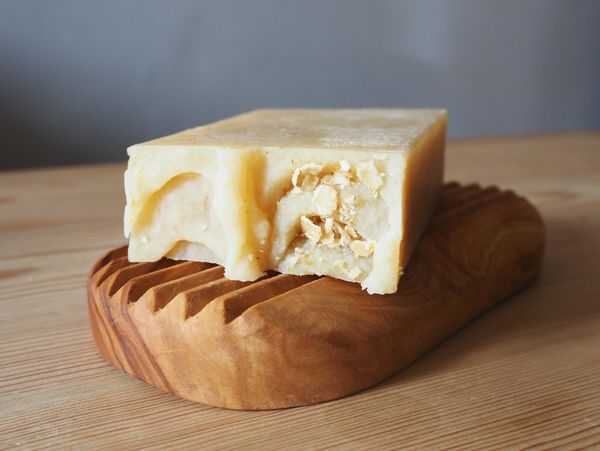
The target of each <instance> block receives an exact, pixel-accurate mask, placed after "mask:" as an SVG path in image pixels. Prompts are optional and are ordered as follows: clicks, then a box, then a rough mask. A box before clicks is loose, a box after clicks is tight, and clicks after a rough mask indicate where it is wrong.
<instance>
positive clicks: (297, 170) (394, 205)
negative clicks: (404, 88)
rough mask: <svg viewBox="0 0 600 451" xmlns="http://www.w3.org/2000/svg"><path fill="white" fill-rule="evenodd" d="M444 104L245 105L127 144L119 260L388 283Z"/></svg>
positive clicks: (434, 186) (441, 132)
mask: <svg viewBox="0 0 600 451" xmlns="http://www.w3.org/2000/svg"><path fill="white" fill-rule="evenodd" d="M445 135H446V112H445V111H444V110H433V109H353V110H324V109H287V110H286V109H283V110H257V111H253V112H250V113H246V114H242V115H239V116H236V117H233V118H230V119H226V120H223V121H219V122H216V123H213V124H210V125H206V126H202V127H197V128H193V129H190V130H185V131H182V132H180V133H176V134H174V135H170V136H166V137H163V138H159V139H156V140H153V141H149V142H146V143H142V144H137V145H134V146H132V147H130V148H129V149H128V154H129V163H128V168H127V171H126V173H125V192H126V197H127V205H126V207H125V221H124V222H125V235H126V236H127V237H129V251H128V252H129V260H130V261H138V262H139V261H157V260H159V259H160V258H162V257H163V256H167V257H169V258H173V259H184V260H193V261H205V262H210V263H218V264H220V265H222V266H224V268H225V275H226V277H228V278H232V279H237V280H255V279H257V278H259V277H261V276H262V275H263V274H264V273H265V271H267V270H271V269H272V270H276V271H280V272H284V273H288V274H298V275H304V274H317V275H329V276H332V277H336V278H338V279H343V280H347V281H351V282H357V283H360V284H361V286H362V287H363V288H364V289H366V290H367V291H368V292H369V293H377V294H384V293H393V292H395V291H396V289H397V285H398V280H399V278H400V276H401V275H402V272H403V268H404V267H405V266H406V264H407V262H408V259H409V258H410V254H411V252H412V250H413V249H414V246H415V245H416V243H417V241H418V239H419V237H420V235H421V233H422V232H423V230H424V228H425V226H426V224H427V221H428V219H429V217H430V215H431V213H432V211H433V208H434V206H435V202H436V199H437V196H438V192H439V189H440V187H441V184H442V178H443V162H444V146H445Z"/></svg>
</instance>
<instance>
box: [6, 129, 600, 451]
mask: <svg viewBox="0 0 600 451" xmlns="http://www.w3.org/2000/svg"><path fill="white" fill-rule="evenodd" d="M447 166H448V170H447V178H448V179H456V180H459V181H464V182H470V181H480V182H482V183H483V184H498V185H500V186H501V187H505V188H512V189H514V190H516V191H518V192H519V193H522V194H524V195H526V196H528V197H529V199H531V201H532V202H533V203H534V204H535V205H536V206H537V207H538V208H539V209H540V210H541V212H542V215H543V217H544V219H545V222H546V226H547V248H546V250H547V252H546V257H545V263H544V267H543V270H542V274H541V277H540V279H539V281H538V282H537V284H536V285H535V286H533V287H532V288H530V289H529V290H527V291H525V292H523V293H521V294H519V295H517V296H514V297H513V298H511V299H510V300H507V301H506V302H504V303H503V304H501V305H500V306H498V307H497V308H496V309H494V310H493V311H491V312H489V313H488V314H486V315H484V316H483V317H481V318H480V319H479V320H477V321H476V322H474V323H472V324H471V325H469V326H467V327H466V328H464V329H463V330H462V331H461V332H459V333H458V334H456V335H455V336H454V337H452V338H451V339H449V340H447V341H446V342H445V343H443V344H442V345H441V346H439V347H438V348H436V349H435V350H434V351H433V352H431V353H429V354H428V355H426V356H425V357H423V358H421V359H420V360H419V361H417V362H416V363H414V364H413V365H412V366H410V367H409V368H408V369H406V370H405V371H402V372H401V373H399V374H397V375H396V376H394V377H392V378H391V379H390V380H388V381H386V382H384V383H382V384H381V385H379V386H377V387H375V388H372V389H370V390H367V391H365V392H363V393H360V394H358V395H355V396H351V397H349V398H345V399H341V400H338V401H333V402H328V403H325V404H321V405H316V406H311V407H302V408H295V409H289V410H281V411H264V412H238V411H229V410H221V409H215V408H210V407H206V406H203V405H200V404H194V403H192V402H189V401H185V400H182V399H178V398H176V397H174V396H171V395H168V394H164V393H161V392H159V391H157V390H156V389H154V388H152V387H149V386H147V385H145V384H143V383H142V382H139V381H137V380H134V379H131V378H129V377H128V376H126V375H125V374H123V373H121V372H119V371H118V370H116V369H115V368H113V367H112V366H110V365H109V364H108V363H106V362H105V361H104V360H102V358H101V357H100V356H99V355H98V353H97V352H96V350H95V348H94V345H93V343H92V339H91V336H90V331H89V330H88V322H87V311H86V291H85V278H86V274H87V271H88V269H89V267H90V265H91V264H92V262H93V261H94V259H96V258H97V257H98V256H99V255H100V254H102V253H103V252H104V251H105V250H107V249H109V248H112V247H115V246H117V245H119V244H120V243H123V242H124V238H123V236H122V227H121V222H122V208H123V203H124V199H123V188H122V172H123V169H124V165H123V164H113V165H102V166H87V167H74V168H61V169H48V170H35V171H21V172H7V173H3V174H0V309H1V312H2V315H1V316H0V448H1V449H5V448H12V447H17V446H20V447H23V448H29V449H38V448H43V447H61V448H95V449H100V448H107V447H108V448H117V449H125V448H138V447H156V448H163V447H176V448H182V447H189V448H197V447H203V448H220V449H238V448H241V447H250V448H261V449H265V448H266V449H269V448H271V449H282V448H288V449H289V448H326V447H327V448H328V447H344V448H367V447H368V448H373V449H384V448H393V447H400V446H402V447H415V448H420V449H422V448H441V447H444V448H447V447H458V448H471V447H473V448H481V447H493V448H505V447H515V446H516V447H526V446H534V447H539V448H547V447H551V446H560V447H568V448H571V447H585V446H594V445H595V446H596V447H599V446H600V132H590V133H571V134H554V135H544V136H524V137H514V138H499V139H485V140H466V141H455V142H451V143H449V148H448V165H447Z"/></svg>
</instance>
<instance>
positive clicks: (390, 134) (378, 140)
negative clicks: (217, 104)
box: [133, 108, 446, 151]
mask: <svg viewBox="0 0 600 451" xmlns="http://www.w3.org/2000/svg"><path fill="white" fill-rule="evenodd" d="M441 120H444V121H445V120H446V111H445V110H443V109H392V108H389V109H388V108H365V109H266V110H255V111H251V112H249V113H245V114H240V115H239V116H234V117H231V118H229V119H225V120H222V121H218V122H214V123H212V124H208V125H204V126H200V127H196V128H191V129H189V130H184V131H182V132H179V133H175V134H173V135H169V136H165V137H162V138H158V139H155V140H152V141H148V142H145V143H142V144H138V145H136V146H133V147H137V146H189V147H222V148H257V147H272V148H324V149H328V148H331V149H335V148H340V149H355V150H375V151H399V150H407V149H409V148H410V147H411V145H412V144H413V143H414V142H415V141H416V140H417V139H419V138H420V137H421V136H423V135H426V134H427V131H428V129H429V128H430V127H431V126H432V125H434V124H435V123H437V122H439V121H441Z"/></svg>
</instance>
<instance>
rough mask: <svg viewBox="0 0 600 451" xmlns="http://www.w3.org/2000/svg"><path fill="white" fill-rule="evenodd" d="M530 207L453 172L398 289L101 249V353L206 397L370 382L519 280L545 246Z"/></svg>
mask: <svg viewBox="0 0 600 451" xmlns="http://www.w3.org/2000/svg"><path fill="white" fill-rule="evenodd" d="M543 245H544V231H543V224H542V220H541V218H540V215H539V214H538V212H537V211H536V210H535V208H534V207H533V206H532V205H531V204H530V203H529V202H527V201H526V200H525V199H523V198H521V197H518V196H517V195H515V194H514V193H512V192H510V191H500V190H498V189H497V188H494V187H491V188H485V189H482V188H480V187H479V186H477V185H468V186H461V185H459V184H456V183H450V184H447V185H446V186H445V187H444V190H443V192H442V196H441V199H440V202H439V207H438V210H437V212H436V214H435V215H434V217H433V218H432V220H431V222H430V225H429V228H428V230H427V231H426V233H425V234H424V236H423V238H422V239H421V241H420V243H419V245H418V246H417V248H416V250H415V252H414V254H413V256H412V258H411V261H410V263H409V265H408V267H407V269H406V272H405V274H404V276H403V277H402V278H401V280H400V284H399V287H398V291H397V293H395V294H392V295H385V296H379V295H372V296H370V295H368V294H367V293H366V292H364V291H362V290H361V289H360V286H359V285H358V284H353V283H348V282H343V281H340V280H335V279H332V278H329V277H308V276H306V277H298V276H291V275H285V274H276V273H272V274H268V275H267V276H265V277H264V278H262V279H260V280H257V281H254V282H239V281H234V280H228V279H225V278H224V277H223V269H222V268H221V267H219V266H215V265H211V264H205V263H197V262H181V261H172V260H168V259H163V260H160V261H158V262H155V263H130V262H129V261H128V260H127V256H126V255H127V248H126V247H121V248H118V249H115V250H113V251H111V252H109V253H108V254H106V255H105V256H104V257H102V258H101V259H100V260H98V262H96V264H95V265H94V267H93V268H92V270H91V273H90V276H89V280H88V306H89V315H90V322H91V328H92V332H93V336H94V340H95V342H96V346H97V347H98V349H99V351H100V353H101V354H102V355H103V356H104V358H105V359H106V360H108V361H109V362H110V363H112V364H113V365H115V366H116V367H117V368H120V369H121V370H123V371H125V372H126V373H128V374H130V375H131V376H134V377H136V378H138V379H141V380H143V381H145V382H147V383H148V384H151V385H154V386H155V387H157V388H160V389H161V390H164V391H167V392H172V393H174V394H176V395H178V396H181V397H184V398H188V399H191V400H193V401H198V402H202V403H205V404H208V405H212V406H219V407H226V408H232V409H248V410H253V409H274V408H282V407H291V406H299V405H307V404H313V403H318V402H322V401H327V400H331V399H335V398H339V397H342V396H345V395H349V394H351V393H355V392H357V391H359V390H362V389H365V388H367V387H370V386H372V385H374V384H377V383H378V382H380V381H382V380H383V379H385V378H387V377H389V376H390V375H392V374H393V373H395V372H397V371H398V370H399V369H401V368H403V367H405V366H407V365H408V364H409V363H411V362H412V361H414V360H415V359H417V358H418V357H419V356H421V355H423V354H424V353H425V352H427V351H428V350H430V349H431V348H432V347H434V346H435V345H436V344H438V343H439V342H440V341H442V340H443V339H444V338H446V337H448V336H449V335H450V334H452V333H453V332H455V331H456V330H457V329H459V328H460V327H461V326H463V325H464V324H465V323H467V322H468V321H470V320H472V319H473V318H475V317H476V316H478V315H479V314H481V313H482V312H484V311H485V310H487V309H489V308H490V307H492V306H493V305H494V304H496V303H498V302H499V301H500V300H502V299H504V298H506V297H507V296H509V295H510V294H512V293H514V292H515V291H517V290H519V289H521V288H523V287H525V286H526V285H527V284H529V283H530V282H532V281H533V279H534V278H535V277H536V275H537V273H538V271H539V268H540V264H541V260H542V253H543Z"/></svg>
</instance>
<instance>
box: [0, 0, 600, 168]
mask: <svg viewBox="0 0 600 451" xmlns="http://www.w3.org/2000/svg"><path fill="white" fill-rule="evenodd" d="M0 74H1V75H0V137H1V141H0V142H1V144H0V145H1V150H0V168H15V167H28V166H40V165H54V164H70V163H80V162H94V161H110V160H119V159H124V158H125V148H126V146H128V145H130V144H133V143H136V142H140V141H144V140H147V139H149V138H153V137H157V136H160V135H163V134H167V133H171V132H174V131H177V130H180V129H184V128H188V127H191V126H194V125H198V124H202V123H206V122H210V121H213V120H216V119H220V118H223V117H226V116H228V115H232V114H236V113H239V112H242V111H245V110H250V109H253V108H258V107H265V106H278V107H285V106H312V107H319V106H334V107H352V106H441V107H446V108H448V109H449V111H450V118H451V119H450V120H451V125H450V134H451V136H454V137H457V136H481V135H488V134H493V135H497V134H507V133H523V132H540V131H557V130H570V129H583V128H592V127H596V128H597V127H600V1H597V0H589V1H584V0H572V1H568V0H563V1H558V0H509V1H499V0H489V1H481V0H454V1H452V0H427V1H423V0H421V1H416V0H415V1H391V0H389V1H386V0H383V1H379V0H363V1H360V0H333V1H327V0H321V1H317V0H302V1H300V0H295V1H291V0H258V1H253V0H246V1H244V0H239V1H227V0H206V1H185V0H179V1H163V2H159V1H141V0H139V1H138V0H103V1H91V0H90V1H78V0H73V1H69V0H54V1H48V0H46V1H24V0H16V1H7V0H0Z"/></svg>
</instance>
